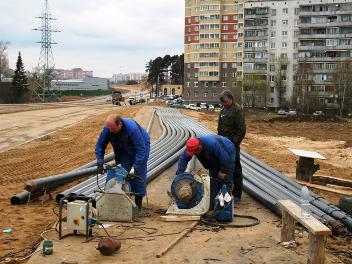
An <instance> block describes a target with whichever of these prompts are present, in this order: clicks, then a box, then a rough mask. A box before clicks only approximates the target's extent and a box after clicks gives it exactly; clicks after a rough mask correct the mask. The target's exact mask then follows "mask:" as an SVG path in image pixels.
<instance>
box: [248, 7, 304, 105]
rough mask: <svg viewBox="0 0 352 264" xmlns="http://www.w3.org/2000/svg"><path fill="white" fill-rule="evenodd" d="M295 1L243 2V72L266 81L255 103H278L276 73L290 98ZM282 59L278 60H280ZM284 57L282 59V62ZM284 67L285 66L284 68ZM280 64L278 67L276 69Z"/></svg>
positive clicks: (294, 55) (294, 64)
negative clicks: (266, 87)
mask: <svg viewBox="0 0 352 264" xmlns="http://www.w3.org/2000/svg"><path fill="white" fill-rule="evenodd" d="M297 2H298V1H255V2H247V3H245V6H244V31H245V32H244V57H243V64H244V76H246V75H250V74H253V75H256V76H257V77H259V79H262V80H263V81H265V80H266V81H267V82H268V86H269V89H268V90H269V91H267V93H266V94H263V93H257V95H256V100H255V102H256V106H259V107H264V106H267V107H269V108H276V107H278V105H279V100H278V98H279V96H278V93H279V91H278V89H276V88H275V76H277V75H278V74H279V70H281V73H280V76H282V78H283V83H284V86H285V88H284V89H281V90H283V91H284V93H283V98H284V99H286V100H287V101H288V100H289V99H290V98H291V96H292V93H293V87H294V80H293V73H294V71H295V70H296V69H297V58H298V10H299V8H298V5H297ZM280 61H281V62H280ZM283 61H285V63H283ZM283 67H284V68H283ZM279 68H281V69H279Z"/></svg>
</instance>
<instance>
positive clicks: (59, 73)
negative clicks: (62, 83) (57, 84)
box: [54, 68, 93, 80]
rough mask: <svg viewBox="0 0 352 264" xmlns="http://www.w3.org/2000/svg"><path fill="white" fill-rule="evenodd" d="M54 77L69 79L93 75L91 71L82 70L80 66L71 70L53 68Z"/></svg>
mask: <svg viewBox="0 0 352 264" xmlns="http://www.w3.org/2000/svg"><path fill="white" fill-rule="evenodd" d="M54 72H55V75H56V79H58V80H70V79H83V78H85V77H93V71H84V70H82V69H81V68H74V69H72V70H62V69H55V70H54Z"/></svg>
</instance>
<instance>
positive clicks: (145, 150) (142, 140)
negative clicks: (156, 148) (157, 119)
mask: <svg viewBox="0 0 352 264" xmlns="http://www.w3.org/2000/svg"><path fill="white" fill-rule="evenodd" d="M121 121H122V123H123V127H122V130H121V131H120V132H119V133H111V132H110V130H109V128H108V127H106V126H105V127H104V128H103V131H102V132H101V134H100V136H99V139H98V141H97V144H96V146H95V155H96V158H97V161H98V163H104V154H105V149H106V147H107V145H108V144H109V143H111V145H112V147H113V150H114V153H115V161H116V164H121V165H123V163H128V164H131V165H132V164H133V167H134V169H135V172H136V175H138V176H140V177H142V176H143V175H141V174H146V171H145V170H146V162H147V160H148V157H149V150H150V137H149V135H148V133H147V132H146V131H145V129H144V128H142V127H141V126H140V125H139V124H138V123H137V122H136V121H134V120H132V119H129V118H122V119H121ZM126 169H128V168H126Z"/></svg>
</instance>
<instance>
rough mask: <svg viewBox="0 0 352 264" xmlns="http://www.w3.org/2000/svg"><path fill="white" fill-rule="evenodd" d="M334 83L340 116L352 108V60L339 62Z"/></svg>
mask: <svg viewBox="0 0 352 264" xmlns="http://www.w3.org/2000/svg"><path fill="white" fill-rule="evenodd" d="M334 84H335V87H336V93H337V95H338V104H339V112H340V116H342V115H343V113H344V112H347V111H351V110H352V98H351V97H352V60H349V61H343V62H340V63H338V64H337V67H336V70H335V72H334Z"/></svg>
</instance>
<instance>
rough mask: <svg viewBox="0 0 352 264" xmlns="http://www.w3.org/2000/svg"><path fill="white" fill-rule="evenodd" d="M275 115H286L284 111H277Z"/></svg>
mask: <svg viewBox="0 0 352 264" xmlns="http://www.w3.org/2000/svg"><path fill="white" fill-rule="evenodd" d="M277 114H278V115H286V114H287V113H286V111H285V109H279V111H277Z"/></svg>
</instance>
